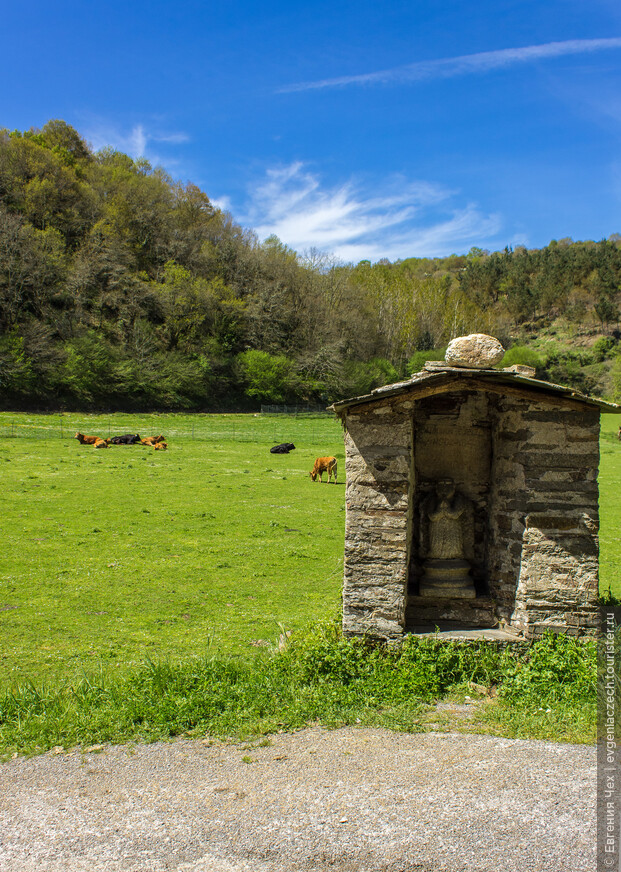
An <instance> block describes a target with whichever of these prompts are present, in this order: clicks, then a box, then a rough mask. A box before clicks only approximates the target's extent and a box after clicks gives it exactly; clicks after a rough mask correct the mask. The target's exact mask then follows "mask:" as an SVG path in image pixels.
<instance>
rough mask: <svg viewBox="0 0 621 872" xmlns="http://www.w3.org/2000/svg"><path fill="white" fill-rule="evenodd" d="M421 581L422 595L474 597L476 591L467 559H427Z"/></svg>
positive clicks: (458, 597)
mask: <svg viewBox="0 0 621 872" xmlns="http://www.w3.org/2000/svg"><path fill="white" fill-rule="evenodd" d="M423 569H424V571H425V574H424V576H423V577H422V579H421V582H420V590H419V593H420V596H422V597H451V598H457V599H474V598H475V597H476V591H475V589H474V581H473V579H472V576H471V575H470V564H469V563H468V561H467V560H460V559H457V558H455V559H452V560H438V559H435V560H426V561H425V563H424V564H423Z"/></svg>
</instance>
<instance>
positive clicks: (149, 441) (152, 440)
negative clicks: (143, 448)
mask: <svg viewBox="0 0 621 872" xmlns="http://www.w3.org/2000/svg"><path fill="white" fill-rule="evenodd" d="M165 441H166V437H165V436H162V435H161V434H160V435H159V436H145V438H144V439H141V440H140V442H141V444H142V445H156V444H157V443H158V442H165Z"/></svg>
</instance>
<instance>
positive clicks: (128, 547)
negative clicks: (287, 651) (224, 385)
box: [0, 414, 345, 684]
mask: <svg viewBox="0 0 621 872" xmlns="http://www.w3.org/2000/svg"><path fill="white" fill-rule="evenodd" d="M61 423H62V430H61ZM78 429H79V430H81V431H82V432H85V433H98V434H101V435H103V436H106V435H108V433H112V434H114V433H127V432H130V433H133V432H139V433H141V435H143V436H144V435H148V434H155V433H160V432H161V433H164V434H165V435H166V437H167V439H168V444H169V449H168V451H157V452H156V451H153V450H152V449H151V448H148V447H145V446H140V445H137V446H129V447H110V448H108V449H107V450H95V449H93V448H90V447H87V446H80V445H79V443H78V442H77V440H75V439H73V438H71V437H73V434H74V433H75V431H76V430H78ZM3 430H4V436H5V438H3V439H2V440H1V442H0V446H1V448H0V471H1V474H2V476H1V482H2V491H3V497H4V499H3V504H4V510H3V520H2V529H3V544H2V549H1V551H2V556H1V557H0V628H1V632H2V648H1V651H2V653H1V655H0V656H1V657H2V660H1V664H2V678H3V679H4V681H5V682H6V681H8V682H9V683H11V684H13V683H14V680H18V681H20V682H21V681H23V680H24V679H27V678H32V679H35V680H40V679H42V678H45V679H56V678H60V677H71V676H72V675H73V674H76V673H77V672H79V671H80V670H81V669H82V668H87V669H92V668H93V667H96V666H97V665H98V664H99V663H100V662H102V663H103V664H104V665H110V666H115V667H121V668H125V667H131V666H132V665H134V664H136V663H142V662H143V661H144V659H145V657H147V656H150V657H152V658H166V657H170V658H173V659H183V658H184V657H187V656H190V655H203V654H205V653H206V651H207V650H208V648H209V646H210V644H211V646H212V649H219V650H226V651H227V652H232V653H242V652H244V651H251V650H253V646H262V645H265V644H267V643H273V642H274V641H275V640H277V639H278V636H279V634H280V632H281V629H280V627H279V625H281V624H282V625H284V626H285V627H286V628H287V629H293V628H296V627H299V626H300V625H302V624H304V623H306V622H308V621H309V620H313V619H316V618H318V617H321V616H325V615H326V614H332V613H334V612H335V611H336V610H337V609H338V602H339V593H340V586H341V577H342V563H343V528H344V523H343V520H344V492H345V487H344V484H343V480H344V459H343V458H344V455H343V438H342V432H341V429H340V425H339V424H338V422H337V421H336V420H335V419H334V418H332V417H330V416H322V417H320V416H314V417H302V416H300V417H287V418H283V417H281V416H270V417H264V416H257V417H255V416H253V415H209V416H202V415H194V416H185V415H161V416H155V417H154V416H149V417H140V416H127V415H116V416H112V417H108V416H106V417H101V416H100V417H94V416H91V417H88V416H84V415H81V416H76V415H66V416H63V417H62V419H61V418H59V417H58V416H53V417H52V416H26V415H20V416H16V415H6V414H5V415H0V435H2V432H3ZM11 433H13V435H14V438H10V435H11ZM7 437H9V438H7ZM283 441H287V442H293V443H294V444H295V445H296V450H295V451H292V452H291V454H288V455H286V454H285V455H273V454H270V453H269V448H270V447H271V446H272V445H274V444H275V443H277V442H283ZM331 453H333V454H335V455H336V456H337V457H338V458H339V459H340V460H341V467H342V468H341V477H342V480H341V481H339V483H338V485H337V486H336V487H335V486H334V485H327V484H325V483H324V484H323V485H321V484H319V483H315V484H313V483H312V482H311V481H310V479H309V477H308V471H309V470H310V469H311V467H312V464H313V459H314V457H315V456H316V455H319V454H322V455H325V454H331Z"/></svg>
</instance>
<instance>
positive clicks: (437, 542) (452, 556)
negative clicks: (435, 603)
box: [419, 478, 476, 599]
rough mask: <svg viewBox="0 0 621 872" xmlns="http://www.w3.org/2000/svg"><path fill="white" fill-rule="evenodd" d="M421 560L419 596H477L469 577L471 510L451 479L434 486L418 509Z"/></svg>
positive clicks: (469, 597)
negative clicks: (419, 511)
mask: <svg viewBox="0 0 621 872" xmlns="http://www.w3.org/2000/svg"><path fill="white" fill-rule="evenodd" d="M420 539H421V541H420V556H421V557H423V558H424V563H423V573H424V574H423V577H422V578H421V581H420V589H419V593H420V596H428V597H458V598H465V599H472V598H474V597H475V596H476V592H475V589H474V581H473V579H472V576H471V575H470V569H471V563H470V561H471V560H472V558H473V556H474V507H473V504H472V502H471V501H470V500H469V499H468V498H467V497H465V496H464V495H463V494H460V493H459V492H458V491H457V490H456V488H455V483H454V482H453V480H452V479H450V478H442V479H440V480H439V481H437V482H436V485H435V491H432V492H431V493H430V494H429V495H428V496H427V497H426V498H425V500H424V501H423V503H422V505H421V523H420Z"/></svg>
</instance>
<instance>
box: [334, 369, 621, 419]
mask: <svg viewBox="0 0 621 872" xmlns="http://www.w3.org/2000/svg"><path fill="white" fill-rule="evenodd" d="M468 378H483V379H484V380H486V379H489V381H491V382H494V383H500V384H503V383H504V384H513V385H521V386H522V387H524V388H525V389H530V390H531V391H532V393H533V394H534V395H537V394H547V395H549V396H554V397H557V398H561V399H563V398H564V399H567V400H573V401H574V402H578V403H584V405H587V406H596V407H597V408H599V409H600V411H601V412H604V413H608V414H621V405H618V404H617V403H609V402H607V401H606V400H602V399H600V398H598V397H589V396H587V394H583V393H581V392H580V391H576V390H574V389H573V388H568V387H566V386H564V385H557V384H554V383H553V382H547V381H543V380H541V379H536V378H531V377H530V376H525V375H520V374H519V373H509V372H503V371H502V370H496V369H460V370H458V369H457V368H456V367H450V368H449V367H447V368H446V370H440V371H436V372H424V371H423V372H419V373H416V374H415V375H413V376H412V378H410V379H408V380H407V381H402V382H395V383H394V384H391V385H384V386H383V387H380V388H375V390H373V391H371V392H370V393H368V394H364V395H362V396H359V397H351V398H349V399H346V400H339V401H337V402H335V403H332V405H331V406H329V407H328V408H329V410H330V411H333V412H334V413H335V414H336V415H339V416H340V415H341V414H343V413H344V412H346V411H347V409H349V408H351V407H352V406H360V405H364V404H366V403H373V402H379V401H380V400H385V399H390V398H391V397H395V396H399V395H400V394H409V393H413V394H415V393H416V388H417V387H418V386H420V385H423V384H429V383H435V384H436V385H438V387H441V386H442V383H443V382H445V383H446V385H447V387H448V386H449V385H451V384H455V383H456V382H458V381H460V380H462V379H463V380H466V379H468Z"/></svg>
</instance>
